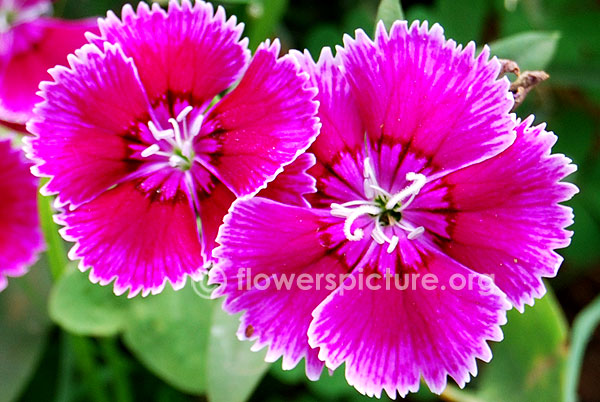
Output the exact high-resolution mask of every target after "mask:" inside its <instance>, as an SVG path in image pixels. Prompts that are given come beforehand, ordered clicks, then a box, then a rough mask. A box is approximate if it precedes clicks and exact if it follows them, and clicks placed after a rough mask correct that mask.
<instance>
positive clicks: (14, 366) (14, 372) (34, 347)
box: [0, 262, 49, 402]
mask: <svg viewBox="0 0 600 402" xmlns="http://www.w3.org/2000/svg"><path fill="white" fill-rule="evenodd" d="M45 265H46V264H45V262H41V263H38V264H37V265H35V266H34V267H32V268H31V272H29V273H28V274H27V275H25V276H24V277H22V278H14V279H11V281H10V283H9V285H8V288H7V289H6V290H4V291H3V292H2V293H1V294H0V323H1V324H0V390H1V392H0V402H9V401H13V400H15V399H16V398H17V397H18V396H19V394H20V393H21V391H22V390H23V388H24V386H25V385H26V384H27V382H28V381H29V379H30V377H31V376H32V374H33V373H34V371H35V369H36V367H37V365H38V362H39V360H40V358H41V356H42V352H43V351H44V346H45V344H46V338H47V332H48V327H49V320H48V317H47V313H46V309H45V300H46V296H47V290H48V287H49V278H48V276H47V267H46V266H45Z"/></svg>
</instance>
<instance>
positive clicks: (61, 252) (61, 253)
mask: <svg viewBox="0 0 600 402" xmlns="http://www.w3.org/2000/svg"><path fill="white" fill-rule="evenodd" d="M47 182H48V179H42V180H40V187H42V186H44V185H45V184H46V183H47ZM53 200H54V198H53V197H45V196H43V195H41V194H39V193H38V200H37V203H38V210H39V214H40V224H41V226H42V232H43V234H44V240H45V241H46V254H47V256H48V264H49V265H50V272H52V277H53V278H54V280H57V279H58V278H60V277H61V275H62V274H63V273H64V271H65V268H66V267H67V263H68V260H67V256H66V253H65V245H64V242H63V240H62V238H61V237H60V235H59V234H58V225H57V224H56V223H54V219H53V217H52V216H53V214H54V209H53V208H52V203H53Z"/></svg>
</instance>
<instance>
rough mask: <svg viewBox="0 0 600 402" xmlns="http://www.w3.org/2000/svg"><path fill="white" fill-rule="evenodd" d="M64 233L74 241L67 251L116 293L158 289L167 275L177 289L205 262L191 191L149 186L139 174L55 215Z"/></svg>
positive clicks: (199, 273)
mask: <svg viewBox="0 0 600 402" xmlns="http://www.w3.org/2000/svg"><path fill="white" fill-rule="evenodd" d="M57 221H58V222H59V223H61V224H62V225H64V226H65V227H64V228H63V229H61V234H62V235H63V237H64V238H65V239H66V240H68V241H72V242H75V243H76V244H75V246H74V247H73V248H72V249H71V251H70V253H69V256H70V258H71V259H81V261H80V264H79V268H80V269H81V270H82V271H86V270H88V269H90V268H91V270H90V279H91V280H92V281H93V282H100V284H102V285H107V284H109V283H111V282H112V281H113V280H114V288H115V293H117V294H123V293H125V292H126V291H129V297H133V296H135V295H137V294H138V293H140V292H142V294H143V295H147V294H149V293H152V294H156V293H160V292H161V291H162V290H163V288H164V286H165V284H166V281H167V280H168V281H169V282H170V283H171V284H172V285H173V287H174V288H175V289H180V288H182V287H183V286H184V284H185V281H186V278H187V276H191V277H192V278H193V279H196V280H197V279H199V278H200V276H201V274H202V271H201V267H202V265H203V262H202V257H201V247H200V239H199V236H198V229H197V227H196V217H195V215H194V210H193V205H192V202H191V201H190V199H189V196H188V195H187V194H186V193H185V192H184V191H182V190H178V191H177V192H176V194H175V196H173V197H169V198H167V199H165V198H162V197H161V192H160V190H159V191H156V190H155V191H151V192H147V190H146V189H144V188H143V184H142V182H141V181H140V180H136V181H131V182H126V183H123V184H120V185H118V186H117V187H115V188H113V189H111V190H108V191H106V192H104V193H102V194H101V195H100V196H98V197H96V198H95V199H93V200H92V201H90V202H88V203H86V204H83V205H81V206H80V207H79V208H77V209H75V210H74V211H69V212H65V213H63V214H61V215H59V216H57Z"/></svg>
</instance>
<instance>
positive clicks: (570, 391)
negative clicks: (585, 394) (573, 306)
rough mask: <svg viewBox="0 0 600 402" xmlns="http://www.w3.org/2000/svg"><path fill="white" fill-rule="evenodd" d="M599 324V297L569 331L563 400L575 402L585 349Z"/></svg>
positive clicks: (578, 317)
mask: <svg viewBox="0 0 600 402" xmlns="http://www.w3.org/2000/svg"><path fill="white" fill-rule="evenodd" d="M599 323H600V296H598V297H596V298H595V299H594V300H593V301H592V302H591V303H590V304H589V305H588V306H587V307H586V308H585V309H583V310H582V311H581V312H580V313H579V314H578V315H577V317H575V321H574V322H573V330H572V331H571V350H570V353H569V357H568V359H567V367H566V370H565V373H566V374H565V377H566V378H565V379H566V381H565V387H564V395H563V400H564V401H565V402H575V401H577V400H578V398H577V386H578V385H579V376H580V374H581V365H582V363H583V355H584V353H585V348H586V346H587V344H588V343H589V341H590V338H591V337H592V335H593V334H594V330H595V329H596V328H597V327H598V324H599Z"/></svg>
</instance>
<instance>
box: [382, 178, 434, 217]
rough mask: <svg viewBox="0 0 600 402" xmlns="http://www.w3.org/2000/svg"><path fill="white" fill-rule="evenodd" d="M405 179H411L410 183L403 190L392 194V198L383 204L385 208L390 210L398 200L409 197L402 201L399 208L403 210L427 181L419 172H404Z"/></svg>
mask: <svg viewBox="0 0 600 402" xmlns="http://www.w3.org/2000/svg"><path fill="white" fill-rule="evenodd" d="M406 180H408V181H412V183H411V184H409V185H408V186H407V187H406V188H405V189H404V190H402V191H400V192H399V193H396V194H394V196H392V198H390V199H389V200H388V202H387V203H386V204H385V208H386V209H388V210H392V209H394V208H395V206H396V205H397V204H398V203H399V202H401V201H402V200H404V199H405V198H407V197H410V198H409V199H408V200H406V201H405V202H403V203H402V206H401V207H400V208H401V209H400V210H403V209H404V208H406V207H407V206H408V205H409V204H410V203H411V202H412V201H413V200H414V199H415V196H416V195H417V194H419V191H421V189H422V188H423V186H424V185H425V183H427V178H426V177H425V176H424V175H422V174H421V173H414V172H409V173H407V174H406Z"/></svg>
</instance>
